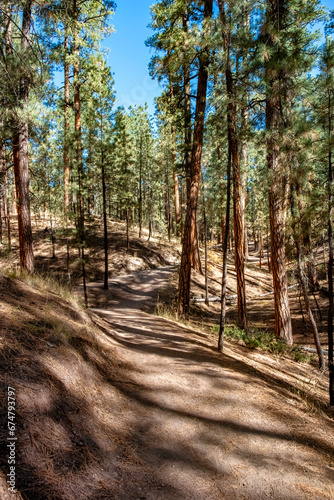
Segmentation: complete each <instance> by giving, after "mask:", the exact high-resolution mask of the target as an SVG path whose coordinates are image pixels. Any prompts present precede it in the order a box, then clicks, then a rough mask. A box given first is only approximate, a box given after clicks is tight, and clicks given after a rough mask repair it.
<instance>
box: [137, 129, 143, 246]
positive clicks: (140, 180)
mask: <svg viewBox="0 0 334 500" xmlns="http://www.w3.org/2000/svg"><path fill="white" fill-rule="evenodd" d="M139 155H140V156H139V207H138V219H139V221H138V222H139V238H141V233H142V213H143V193H142V175H143V135H142V133H141V135H140V152H139Z"/></svg>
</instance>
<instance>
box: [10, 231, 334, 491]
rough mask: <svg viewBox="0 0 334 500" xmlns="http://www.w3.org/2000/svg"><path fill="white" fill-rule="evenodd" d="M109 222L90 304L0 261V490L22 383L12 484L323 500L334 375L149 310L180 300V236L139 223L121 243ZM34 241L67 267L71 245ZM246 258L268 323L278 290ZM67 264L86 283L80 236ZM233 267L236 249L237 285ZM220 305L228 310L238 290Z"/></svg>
mask: <svg viewBox="0 0 334 500" xmlns="http://www.w3.org/2000/svg"><path fill="white" fill-rule="evenodd" d="M113 229H114V233H113V236H112V238H113V240H112V249H111V263H112V266H111V274H112V279H111V280H110V290H109V291H107V292H106V291H104V290H103V289H102V286H101V284H100V280H101V278H102V268H101V261H102V259H101V252H102V250H101V248H102V244H101V247H99V250H97V248H95V247H94V245H95V244H97V243H101V241H102V240H101V241H100V239H99V238H101V234H100V233H99V232H94V229H93V228H92V232H91V238H92V241H91V247H90V249H89V250H88V254H89V262H88V267H89V278H90V280H89V281H90V283H89V287H88V292H89V304H90V306H91V308H92V311H86V312H85V311H83V310H82V309H81V308H80V307H79V306H78V304H77V303H76V301H75V300H72V299H71V295H70V294H68V292H66V290H65V291H62V290H58V289H57V287H56V289H55V286H56V283H55V282H54V283H52V284H51V287H50V284H48V283H45V282H44V281H43V280H40V279H39V278H26V279H17V278H15V276H14V273H13V275H12V277H10V275H9V276H7V277H6V276H2V277H1V273H0V296H1V302H0V374H1V375H0V388H1V402H2V405H1V409H0V420H1V422H2V425H1V431H0V442H1V448H0V467H1V471H2V473H1V474H0V498H2V496H1V495H3V498H4V500H7V499H6V497H5V496H4V495H5V494H4V493H1V492H3V491H4V489H5V486H6V485H5V474H7V472H8V464H7V458H8V457H7V437H8V434H7V433H8V431H7V426H6V424H7V410H6V408H7V386H8V385H10V386H13V387H15V389H16V393H17V438H18V441H17V487H18V489H19V490H20V491H21V494H22V498H23V499H24V500H85V499H87V500H91V499H92V500H99V499H102V500H103V499H111V500H137V499H141V500H144V499H146V500H190V499H191V500H215V499H231V500H234V499H238V500H239V499H245V500H262V499H263V500H266V499H270V498H272V499H277V500H291V499H292V500H299V499H300V500H302V499H305V500H314V499H315V498H317V499H319V500H323V499H332V498H333V497H334V489H333V484H334V437H333V426H334V425H333V424H334V420H333V413H331V411H330V410H329V409H328V407H327V400H328V397H327V377H326V376H320V375H319V374H318V373H317V371H316V370H315V369H314V367H313V366H312V365H300V364H296V363H295V362H293V361H292V360H291V359H288V358H278V357H274V356H270V355H267V354H262V353H260V352H257V351H250V350H249V349H247V348H245V347H243V346H240V345H237V344H234V343H229V342H227V343H226V349H225V353H224V355H221V354H219V353H218V352H217V350H216V348H215V346H216V342H217V339H216V337H215V336H214V335H212V334H203V333H201V332H198V331H195V330H192V329H191V328H185V327H184V326H182V325H179V324H177V323H175V322H172V321H168V320H166V319H163V318H161V317H156V316H153V315H152V314H149V313H152V312H154V310H155V309H156V308H159V304H160V306H161V307H169V305H170V304H171V303H172V302H173V301H174V300H175V290H176V268H175V267H172V266H170V265H167V264H169V263H173V261H175V260H176V258H177V252H175V248H173V244H171V245H169V244H168V243H164V242H161V241H158V240H155V241H152V242H150V243H149V244H147V243H146V242H144V241H143V240H142V241H139V240H136V238H135V236H134V235H132V244H131V245H132V247H131V248H132V249H131V252H130V253H127V252H126V248H125V239H124V231H122V229H121V227H120V226H118V225H117V224H116V223H115V224H113ZM118 230H119V235H118V237H116V235H117V231H118ZM40 231H42V230H41V229H40ZM96 238H97V239H96ZM63 243H64V242H63ZM58 245H60V242H58ZM37 247H38V252H37V266H38V267H39V268H40V269H41V270H42V269H43V266H44V270H45V269H48V270H49V271H50V272H51V273H52V274H53V273H55V274H56V275H57V276H58V277H60V278H61V276H62V275H63V276H64V277H65V276H66V246H62V247H60V246H58V247H57V255H58V258H57V259H51V257H50V246H49V241H48V240H47V239H44V236H43V233H41V234H40V238H39V239H38V240H37ZM210 259H211V263H210V271H209V272H210V283H209V286H210V294H212V295H216V294H217V293H219V290H220V280H221V274H220V270H219V265H220V261H219V259H220V255H219V253H215V252H213V251H211V252H210ZM253 260H254V262H253V263H251V264H250V265H248V267H247V272H246V275H247V286H248V293H249V296H251V297H253V301H252V302H250V307H249V311H250V317H251V321H252V322H253V324H262V325H264V326H263V327H266V328H267V327H268V328H271V327H272V321H273V305H272V304H273V298H272V297H271V296H266V297H264V298H263V299H259V298H258V295H260V294H263V293H269V292H270V291H271V290H272V288H271V281H270V276H269V274H268V273H267V272H266V270H265V269H262V270H260V269H258V265H257V264H258V263H257V262H256V256H255V255H254V256H253ZM71 266H73V268H71V272H72V276H76V278H75V280H76V281H77V280H78V281H79V282H80V268H79V266H78V261H76V260H75V255H74V250H73V249H72V250H71ZM75 266H77V267H75ZM99 266H100V267H99ZM161 266H162V267H161ZM75 269H76V271H75ZM138 269H139V270H138ZM75 272H77V274H75ZM129 272H130V274H129ZM233 273H234V271H233V265H232V262H231V265H230V266H229V275H230V281H229V293H231V294H233V293H235V280H234V279H233ZM203 287H204V278H203V277H202V276H200V275H194V286H193V293H194V294H201V293H203V290H204V288H203ZM80 294H81V292H80ZM158 294H159V299H158ZM292 296H293V294H292ZM164 304H165V306H164ZM322 306H323V307H325V300H324V301H323V303H321V304H320V307H322ZM218 310H219V304H218V305H217V304H216V305H214V304H211V305H210V307H209V308H206V306H205V305H203V306H195V305H194V306H193V314H194V318H195V320H196V321H197V322H198V323H204V324H205V323H206V322H207V323H209V324H211V323H213V322H215V315H217V313H218ZM228 314H229V319H230V320H233V318H234V316H235V305H234V304H232V305H231V306H229V313H228ZM294 314H295V315H294V321H297V324H298V325H302V317H301V315H299V316H300V317H299V318H297V314H296V313H294ZM303 340H304V342H305V343H308V342H309V338H308V337H305V339H303ZM1 488H2V489H1Z"/></svg>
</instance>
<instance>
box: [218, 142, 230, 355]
mask: <svg viewBox="0 0 334 500" xmlns="http://www.w3.org/2000/svg"><path fill="white" fill-rule="evenodd" d="M229 143H230V141H229ZM231 163H232V155H231V149H230V147H229V149H228V160H227V190H226V217H225V232H224V240H223V275H222V296H221V309H220V325H219V340H218V349H219V351H220V352H223V349H224V331H225V321H226V290H227V246H228V239H229V232H230V205H231Z"/></svg>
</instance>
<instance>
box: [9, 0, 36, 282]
mask: <svg viewBox="0 0 334 500" xmlns="http://www.w3.org/2000/svg"><path fill="white" fill-rule="evenodd" d="M31 5H32V1H31V0H28V1H27V2H26V3H25V6H24V9H23V14H22V30H21V49H22V53H23V54H25V53H26V52H27V51H28V49H29V47H30V29H31ZM23 57H24V55H23ZM22 73H23V74H22V75H21V77H20V107H21V108H22V109H25V108H26V107H27V105H28V100H29V78H28V76H27V75H26V74H25V73H26V70H22ZM28 146H29V136H28V123H27V122H26V121H25V120H24V119H23V120H22V119H18V121H17V123H16V126H15V130H14V135H13V163H14V174H15V186H16V198H17V214H18V229H19V246H20V267H21V270H25V271H28V272H29V273H33V272H34V252H33V241H32V230H31V218H30V195H29V183H30V179H29V156H28Z"/></svg>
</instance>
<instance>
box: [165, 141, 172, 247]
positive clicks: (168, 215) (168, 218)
mask: <svg viewBox="0 0 334 500" xmlns="http://www.w3.org/2000/svg"><path fill="white" fill-rule="evenodd" d="M165 197H166V201H165V216H166V221H167V232H168V241H170V232H171V210H170V198H169V172H168V151H167V150H165Z"/></svg>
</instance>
